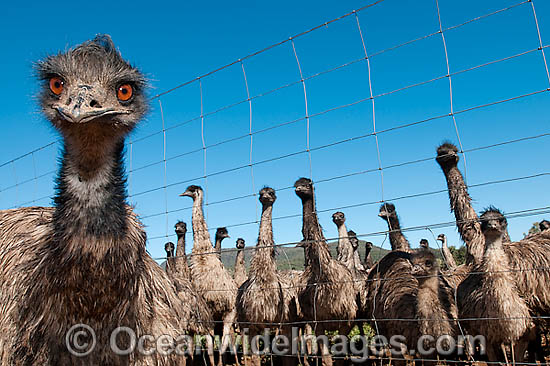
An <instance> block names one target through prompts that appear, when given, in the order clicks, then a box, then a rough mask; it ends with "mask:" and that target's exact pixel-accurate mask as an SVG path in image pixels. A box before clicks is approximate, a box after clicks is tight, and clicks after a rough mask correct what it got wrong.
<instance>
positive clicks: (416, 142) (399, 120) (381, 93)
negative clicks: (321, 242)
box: [0, 0, 550, 325]
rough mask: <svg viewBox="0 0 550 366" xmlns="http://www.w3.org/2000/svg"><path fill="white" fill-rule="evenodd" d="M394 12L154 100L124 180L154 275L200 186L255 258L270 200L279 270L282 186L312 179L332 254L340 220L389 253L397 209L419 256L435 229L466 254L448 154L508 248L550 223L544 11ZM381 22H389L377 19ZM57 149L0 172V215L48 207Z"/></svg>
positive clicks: (284, 206)
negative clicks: (390, 222)
mask: <svg viewBox="0 0 550 366" xmlns="http://www.w3.org/2000/svg"><path fill="white" fill-rule="evenodd" d="M395 3H396V2H392V1H390V0H379V1H375V2H371V3H368V4H366V5H365V6H364V7H362V8H359V9H356V10H353V11H351V12H349V13H347V14H344V15H342V16H339V17H336V18H334V19H332V20H330V21H327V22H325V23H323V24H321V25H319V26H317V27H314V28H312V29H309V30H307V31H305V32H302V33H300V34H297V35H295V36H293V37H290V38H288V39H286V40H284V41H281V42H278V43H276V44H273V45H271V46H269V47H266V48H264V49H262V50H259V51H257V52H254V53H251V54H249V55H246V56H244V57H241V58H239V59H237V60H235V61H234V62H231V63H229V64H227V65H224V66H222V67H220V68H218V69H216V70H213V71H211V72H208V73H206V74H204V75H201V76H198V77H196V78H194V79H192V80H189V81H186V82H183V83H181V84H179V85H176V86H174V87H173V88H172V89H169V90H166V91H162V92H160V93H158V94H156V95H154V96H151V98H150V100H151V104H152V105H153V111H152V113H151V114H150V116H149V117H148V119H147V121H146V122H144V124H143V125H142V126H140V127H139V128H138V131H137V132H135V133H134V134H133V135H132V136H131V138H130V139H129V140H128V141H127V144H126V151H127V175H128V189H129V197H130V201H131V203H132V204H133V205H135V211H136V212H137V213H138V214H139V215H140V218H141V220H142V221H143V223H144V224H145V225H146V230H147V234H148V243H147V249H148V251H149V252H150V253H151V255H152V256H153V257H154V258H155V259H157V260H158V261H159V263H160V262H162V261H164V260H165V259H166V258H165V254H164V244H165V242H167V241H169V240H173V238H174V235H175V234H174V231H173V225H174V224H175V223H176V221H178V220H180V219H183V220H184V221H187V222H190V214H191V208H192V205H191V201H190V200H187V199H186V198H180V197H178V195H179V194H180V193H181V192H183V191H184V190H185V188H186V187H187V186H188V185H191V184H197V185H200V186H202V187H203V189H204V192H205V212H206V219H207V222H208V226H209V230H210V231H212V233H213V232H214V231H215V230H216V228H217V227H222V226H223V227H226V228H228V229H229V231H230V233H231V235H232V236H233V237H234V238H237V237H243V238H245V239H247V241H248V243H249V246H250V243H254V242H255V241H256V238H257V236H258V225H259V223H260V209H261V205H260V203H259V202H258V191H259V190H260V189H261V188H262V187H263V186H265V185H269V186H270V187H273V188H274V189H275V191H276V192H277V196H278V201H277V203H276V204H275V214H274V217H273V225H274V233H275V236H276V242H277V243H276V245H275V246H276V247H278V249H280V250H281V251H282V252H281V253H280V255H279V257H280V258H281V261H283V262H284V261H285V252H284V250H285V248H288V247H291V246H295V245H296V244H299V243H300V242H301V239H302V237H301V234H300V228H301V224H302V211H301V205H300V203H299V200H298V199H297V198H296V197H295V196H294V192H293V189H294V187H293V185H292V184H293V182H294V181H295V180H296V179H297V178H298V177H301V176H304V177H308V178H311V179H312V180H313V181H314V182H315V185H316V196H317V205H318V206H317V208H318V209H317V212H318V214H319V216H320V220H321V224H322V225H323V226H324V227H325V229H326V230H327V232H328V234H327V236H328V239H327V240H328V241H329V242H336V241H337V240H338V239H339V238H338V234H337V233H336V230H335V228H334V226H333V224H332V222H331V221H330V217H331V214H332V213H333V212H335V211H345V213H346V217H347V219H348V221H347V224H348V228H353V229H354V230H355V231H356V232H357V236H358V237H359V238H361V239H362V240H369V241H372V242H374V243H375V245H377V246H380V247H382V248H384V249H389V243H388V240H387V236H388V233H389V232H390V231H391V230H387V228H386V224H385V223H384V222H383V221H382V220H379V219H377V218H376V216H377V214H378V208H379V206H380V204H382V203H384V202H393V203H395V204H396V205H397V208H398V211H399V213H400V215H401V217H402V218H403V221H404V222H405V223H406V224H405V225H404V227H402V228H401V230H402V231H403V232H405V233H407V236H408V237H409V239H410V242H411V243H413V244H414V243H417V242H418V239H420V238H421V237H429V238H430V241H431V246H432V247H434V246H438V241H437V240H436V239H435V235H433V232H434V230H438V231H439V232H442V233H445V234H446V235H447V237H448V238H449V239H450V242H451V243H453V244H455V245H458V243H459V242H460V239H459V237H458V235H457V234H456V232H455V229H454V227H455V225H456V223H455V220H454V217H452V216H451V214H450V213H449V210H448V198H447V186H446V183H445V180H444V178H443V176H442V174H441V172H440V170H439V167H438V166H437V165H436V164H435V147H436V146H437V145H439V144H440V143H441V142H442V141H445V140H450V141H453V142H455V143H456V145H457V146H458V147H459V153H460V157H461V164H462V165H461V168H462V171H463V174H464V176H465V180H466V183H467V185H468V188H469V190H470V192H471V195H472V196H473V197H474V198H477V199H478V200H479V201H478V202H475V205H476V206H477V208H481V207H483V206H484V205H485V206H487V205H489V204H495V205H496V206H497V207H500V208H502V209H504V210H505V212H506V217H507V219H508V221H509V224H510V225H509V227H510V231H511V234H512V236H513V239H515V240H519V239H521V237H522V234H523V233H525V232H527V231H528V230H529V228H530V226H531V224H532V222H533V221H540V220H541V219H543V218H544V217H547V215H548V213H549V212H550V204H549V202H548V201H547V200H546V198H545V197H544V194H542V193H543V192H544V191H545V187H546V186H547V183H548V181H549V180H548V177H549V176H550V166H548V163H547V160H548V159H545V155H544V153H545V152H547V151H548V149H547V145H548V137H549V136H550V131H549V129H548V126H550V125H549V124H548V117H547V116H548V113H547V106H548V105H549V104H548V102H549V100H548V98H549V93H548V92H549V91H550V74H549V71H548V65H547V60H546V52H547V50H548V47H549V45H548V44H546V43H544V36H543V35H544V28H542V27H543V26H547V24H544V23H548V17H547V15H548V14H542V16H541V14H538V13H537V12H536V8H537V9H538V6H539V4H540V6H542V7H545V6H546V5H545V4H544V3H543V2H542V1H532V0H526V1H520V2H506V3H503V4H501V5H500V6H502V7H496V6H493V7H492V8H491V7H490V6H481V5H479V6H472V9H471V12H461V13H460V14H461V16H462V15H463V14H466V13H467V14H468V16H467V18H461V16H458V15H456V14H455V12H454V10H456V9H455V7H457V6H461V5H459V4H452V2H449V1H438V0H435V1H433V2H430V1H427V2H422V3H415V4H414V5H412V4H402V3H399V4H395ZM492 5H494V4H492ZM409 6H413V7H420V8H421V11H420V14H422V16H421V18H420V19H414V20H411V19H408V20H407V18H406V17H405V15H406V13H407V11H410V9H408V8H407V7H409ZM417 11H418V9H417ZM380 17H387V18H388V22H387V23H388V24H384V25H380V22H373V21H372V20H373V19H374V18H380ZM395 21H404V22H408V23H407V25H406V29H407V32H397V31H395V28H394V27H393V25H392V22H395ZM400 29H403V28H400ZM503 39H505V40H506V41H505V42H503V41H502V40H503ZM152 71H154V70H152ZM59 149H60V141H59V140H57V141H51V142H48V143H47V144H45V145H44V146H41V147H39V148H37V149H34V150H32V151H29V152H28V153H27V154H24V155H22V156H18V157H15V158H13V159H10V160H7V161H5V162H0V172H1V173H0V175H1V176H2V177H3V180H2V182H0V207H2V208H6V209H7V208H16V207H21V206H29V205H48V204H50V203H51V197H52V196H53V178H54V177H55V174H56V171H57V160H56V159H57V155H58V151H59ZM541 153H542V154H541ZM439 232H437V234H438V233H439ZM432 235H433V236H432ZM432 239H433V240H432ZM226 242H227V240H226ZM235 251H236V249H234V245H233V244H231V245H227V246H226V247H225V246H224V252H225V253H226V254H227V253H230V254H232V253H233V252H235ZM246 253H247V256H249V257H250V256H252V255H253V254H254V252H253V250H251V247H249V248H248V249H247V252H246ZM190 255H191V254H190ZM289 267H293V265H290V264H289ZM547 270H548V269H547V268H529V269H525V271H547ZM381 280H383V279H381ZM354 281H360V280H354ZM212 291H219V290H217V289H212ZM540 318H541V319H543V318H545V317H544V316H541V317H540ZM352 320H354V319H334V320H331V321H334V322H342V321H352ZM372 320H373V319H367V318H365V319H355V321H358V322H369V321H372ZM376 320H377V321H384V320H386V321H387V320H392V319H376ZM393 320H403V321H416V320H411V319H393ZM417 320H418V319H417ZM462 320H464V319H462ZM297 323H300V324H302V323H303V322H297ZM264 325H269V324H264ZM288 325H294V324H290V323H289V324H288Z"/></svg>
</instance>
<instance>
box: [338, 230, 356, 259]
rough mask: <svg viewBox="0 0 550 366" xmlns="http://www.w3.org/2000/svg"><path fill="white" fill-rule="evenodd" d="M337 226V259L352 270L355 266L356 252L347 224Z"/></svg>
mask: <svg viewBox="0 0 550 366" xmlns="http://www.w3.org/2000/svg"><path fill="white" fill-rule="evenodd" d="M336 226H337V227H338V246H337V247H336V249H337V252H338V256H337V258H336V259H338V260H339V261H340V262H343V263H344V264H345V265H346V267H348V268H349V269H351V268H352V267H353V265H354V258H353V257H354V251H353V247H352V245H351V243H350V241H349V238H348V231H347V229H346V224H344V223H342V224H337V225H336Z"/></svg>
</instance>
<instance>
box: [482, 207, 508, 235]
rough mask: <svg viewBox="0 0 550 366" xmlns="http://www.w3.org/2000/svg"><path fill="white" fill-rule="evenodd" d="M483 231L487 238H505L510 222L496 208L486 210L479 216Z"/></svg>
mask: <svg viewBox="0 0 550 366" xmlns="http://www.w3.org/2000/svg"><path fill="white" fill-rule="evenodd" d="M479 221H480V223H481V231H482V232H483V235H485V238H495V237H500V236H504V235H505V234H506V229H507V228H508V221H507V220H506V217H504V214H503V213H502V212H501V211H500V210H499V209H498V208H496V207H493V206H490V207H488V208H486V209H485V210H484V211H483V212H482V213H481V215H480V216H479Z"/></svg>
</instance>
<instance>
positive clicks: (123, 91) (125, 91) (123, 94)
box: [116, 84, 134, 102]
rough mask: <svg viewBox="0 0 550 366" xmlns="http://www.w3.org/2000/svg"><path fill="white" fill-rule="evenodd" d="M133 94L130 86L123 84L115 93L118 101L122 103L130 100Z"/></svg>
mask: <svg viewBox="0 0 550 366" xmlns="http://www.w3.org/2000/svg"><path fill="white" fill-rule="evenodd" d="M133 94H134V90H133V89H132V86H131V85H130V84H123V85H121V86H119V87H118V89H117V92H116V96H117V98H118V100H121V101H123V102H125V101H127V100H130V98H132V95H133Z"/></svg>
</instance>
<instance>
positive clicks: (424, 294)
mask: <svg viewBox="0 0 550 366" xmlns="http://www.w3.org/2000/svg"><path fill="white" fill-rule="evenodd" d="M417 303H418V304H427V305H428V306H419V307H418V312H419V314H418V315H419V317H420V318H421V319H432V318H434V314H435V313H434V306H438V305H440V299H439V277H438V273H437V272H436V273H435V274H433V277H428V278H419V279H418V295H417Z"/></svg>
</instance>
